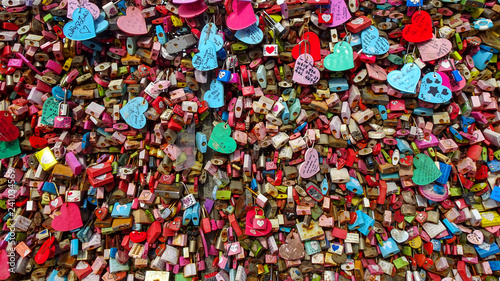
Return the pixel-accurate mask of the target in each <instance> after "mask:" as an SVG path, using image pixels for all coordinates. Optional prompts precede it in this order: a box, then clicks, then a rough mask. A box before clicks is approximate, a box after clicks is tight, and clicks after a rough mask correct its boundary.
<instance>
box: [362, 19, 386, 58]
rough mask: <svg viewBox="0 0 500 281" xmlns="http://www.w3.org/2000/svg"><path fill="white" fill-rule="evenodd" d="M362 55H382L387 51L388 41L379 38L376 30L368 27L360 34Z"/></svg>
mask: <svg viewBox="0 0 500 281" xmlns="http://www.w3.org/2000/svg"><path fill="white" fill-rule="evenodd" d="M361 44H362V45H363V53H365V54H367V55H383V54H385V53H387V52H388V51H389V47H390V46H389V41H387V39H385V38H384V37H380V36H379V33H378V29H376V28H375V27H374V26H370V27H368V28H366V29H365V30H363V31H362V32H361Z"/></svg>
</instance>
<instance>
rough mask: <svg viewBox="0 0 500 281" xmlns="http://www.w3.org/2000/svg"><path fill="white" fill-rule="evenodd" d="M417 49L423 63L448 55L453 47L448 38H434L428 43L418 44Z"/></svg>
mask: <svg viewBox="0 0 500 281" xmlns="http://www.w3.org/2000/svg"><path fill="white" fill-rule="evenodd" d="M417 47H418V51H419V52H420V57H422V61H433V60H437V59H440V58H442V57H444V56H446V55H448V53H449V52H450V50H451V48H452V45H451V41H450V40H448V39H446V38H439V39H438V38H436V37H433V38H432V39H431V40H429V41H427V42H424V43H420V44H417Z"/></svg>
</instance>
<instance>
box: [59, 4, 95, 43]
mask: <svg viewBox="0 0 500 281" xmlns="http://www.w3.org/2000/svg"><path fill="white" fill-rule="evenodd" d="M63 32H64V36H66V37H68V38H69V39H71V40H75V41H83V40H88V39H92V38H94V37H95V35H96V33H95V27H94V18H93V17H92V14H90V12H89V10H87V9H85V8H78V9H76V10H75V11H74V12H73V20H72V21H70V22H68V23H67V24H65V25H64V27H63Z"/></svg>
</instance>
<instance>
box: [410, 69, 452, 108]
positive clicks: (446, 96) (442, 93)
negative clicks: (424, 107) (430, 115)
mask: <svg viewBox="0 0 500 281" xmlns="http://www.w3.org/2000/svg"><path fill="white" fill-rule="evenodd" d="M448 83H449V82H448ZM442 84H443V77H442V76H441V75H440V74H439V73H437V72H429V73H427V74H426V75H425V76H424V78H422V83H420V92H419V94H418V98H419V99H421V100H423V101H425V102H430V103H445V102H447V101H449V100H450V99H451V98H452V92H451V90H450V89H449V88H448V87H445V86H444V85H442Z"/></svg>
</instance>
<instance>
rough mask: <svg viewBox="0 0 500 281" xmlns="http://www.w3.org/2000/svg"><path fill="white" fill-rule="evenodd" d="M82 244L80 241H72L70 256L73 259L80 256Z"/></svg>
mask: <svg viewBox="0 0 500 281" xmlns="http://www.w3.org/2000/svg"><path fill="white" fill-rule="evenodd" d="M79 246H80V244H79V243H78V239H72V240H71V245H70V254H71V256H72V257H76V256H78V251H79Z"/></svg>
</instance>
